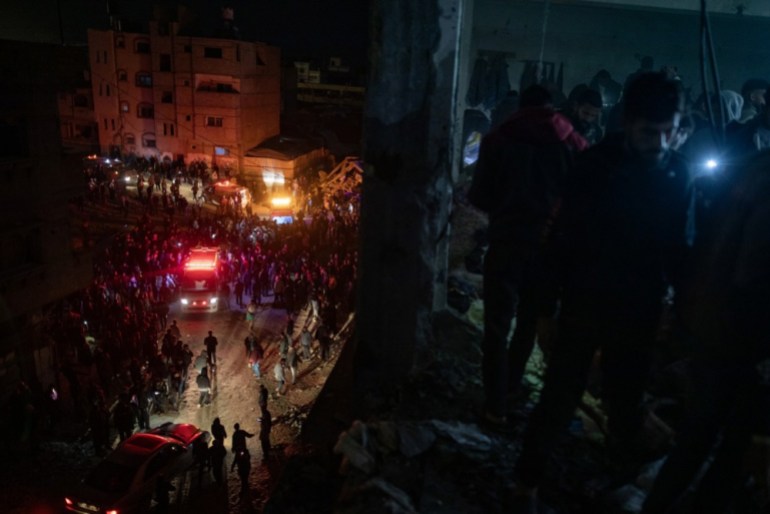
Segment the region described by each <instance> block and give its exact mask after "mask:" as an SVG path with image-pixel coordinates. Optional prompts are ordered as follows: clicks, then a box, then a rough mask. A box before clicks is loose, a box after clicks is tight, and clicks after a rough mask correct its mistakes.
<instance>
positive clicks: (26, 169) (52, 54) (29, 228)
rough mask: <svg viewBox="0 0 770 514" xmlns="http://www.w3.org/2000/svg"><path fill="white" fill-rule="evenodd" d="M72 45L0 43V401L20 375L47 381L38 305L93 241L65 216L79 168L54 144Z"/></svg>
mask: <svg viewBox="0 0 770 514" xmlns="http://www.w3.org/2000/svg"><path fill="white" fill-rule="evenodd" d="M78 51H79V49H78V48H75V47H65V46H60V45H44V44H32V43H22V42H10V41H3V42H0V70H2V73H3V81H2V83H0V93H1V94H0V110H2V112H3V117H2V120H0V136H2V137H0V176H2V177H3V188H2V190H1V191H0V210H2V216H0V327H2V330H0V405H1V404H2V403H3V401H4V399H5V398H6V397H7V396H8V395H9V394H10V393H11V392H12V391H13V389H14V387H15V384H16V383H18V382H19V381H20V380H25V381H26V382H27V383H28V384H31V383H33V382H37V383H39V384H48V383H53V382H54V381H55V377H54V374H53V370H54V369H55V351H54V346H53V345H52V344H51V342H50V339H49V337H48V336H49V334H46V333H45V331H44V328H43V327H44V323H43V320H44V318H45V316H46V309H47V308H48V307H49V306H50V305H51V304H52V303H54V302H57V301H59V300H61V299H62V298H65V297H67V296H68V295H70V294H72V293H74V292H75V291H78V290H79V289H82V288H83V287H85V286H86V285H88V284H89V282H90V280H91V278H92V276H93V267H92V261H91V251H92V250H91V249H89V248H88V247H87V246H86V245H84V237H83V227H82V226H80V225H78V224H76V222H75V220H74V219H73V217H72V216H70V212H71V206H70V201H71V200H73V199H74V198H76V197H78V196H82V195H83V194H84V192H85V185H84V181H83V174H82V170H81V168H80V166H78V164H79V159H76V158H75V159H68V157H71V156H67V155H64V153H63V151H62V144H61V138H60V134H61V119H60V118H59V112H58V102H59V100H58V98H59V97H58V90H59V89H61V88H64V89H68V90H70V89H71V90H73V91H74V89H75V88H76V87H77V85H78V84H79V83H80V81H81V80H82V78H83V77H82V64H81V62H80V61H79V54H78ZM19 62H23V63H25V65H24V66H19V65H18V63H19Z"/></svg>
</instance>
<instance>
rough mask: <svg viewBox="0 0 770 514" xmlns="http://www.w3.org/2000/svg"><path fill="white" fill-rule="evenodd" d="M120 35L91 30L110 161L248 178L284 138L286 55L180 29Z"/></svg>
mask: <svg viewBox="0 0 770 514" xmlns="http://www.w3.org/2000/svg"><path fill="white" fill-rule="evenodd" d="M118 28H119V27H116V28H114V29H111V30H89V31H88V48H89V61H90V66H91V86H92V90H93V99H94V114H95V118H96V123H97V126H98V130H99V146H100V149H101V151H102V152H109V153H112V154H122V155H124V156H130V155H135V156H142V157H148V158H149V157H155V158H157V159H172V160H174V159H179V158H184V159H185V160H186V161H187V162H190V161H192V160H195V159H204V160H206V161H207V162H209V163H212V164H213V163H216V164H218V165H219V166H229V167H230V168H231V169H233V170H240V169H242V167H243V156H244V154H245V152H246V151H247V150H248V149H250V148H252V147H254V146H256V145H258V144H259V143H260V142H262V141H263V140H265V139H267V138H269V137H271V136H275V135H277V134H279V132H280V101H281V99H280V50H279V49H278V48H276V47H272V46H269V45H267V44H265V43H259V42H248V41H241V40H237V39H222V38H219V37H202V36H198V35H185V34H186V32H185V27H184V26H183V24H181V23H179V22H177V21H170V22H167V21H152V22H150V23H149V28H148V31H147V32H146V33H142V32H124V31H121V30H118Z"/></svg>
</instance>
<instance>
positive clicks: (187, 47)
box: [184, 45, 192, 54]
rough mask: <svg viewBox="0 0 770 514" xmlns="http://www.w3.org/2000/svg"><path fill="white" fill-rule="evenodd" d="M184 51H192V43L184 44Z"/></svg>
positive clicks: (187, 52)
mask: <svg viewBox="0 0 770 514" xmlns="http://www.w3.org/2000/svg"><path fill="white" fill-rule="evenodd" d="M184 53H186V54H189V53H192V45H184Z"/></svg>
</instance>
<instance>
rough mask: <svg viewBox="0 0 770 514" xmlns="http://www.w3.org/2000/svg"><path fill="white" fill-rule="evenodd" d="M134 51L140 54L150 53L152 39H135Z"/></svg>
mask: <svg viewBox="0 0 770 514" xmlns="http://www.w3.org/2000/svg"><path fill="white" fill-rule="evenodd" d="M134 52H136V53H138V54H149V53H150V40H149V39H137V40H136V41H134Z"/></svg>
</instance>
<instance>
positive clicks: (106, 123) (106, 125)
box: [104, 118, 109, 130]
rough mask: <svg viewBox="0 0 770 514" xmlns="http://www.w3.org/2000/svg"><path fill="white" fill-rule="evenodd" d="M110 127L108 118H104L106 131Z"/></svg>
mask: <svg viewBox="0 0 770 514" xmlns="http://www.w3.org/2000/svg"><path fill="white" fill-rule="evenodd" d="M108 126H109V125H108V122H107V118H104V130H107V127H108Z"/></svg>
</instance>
